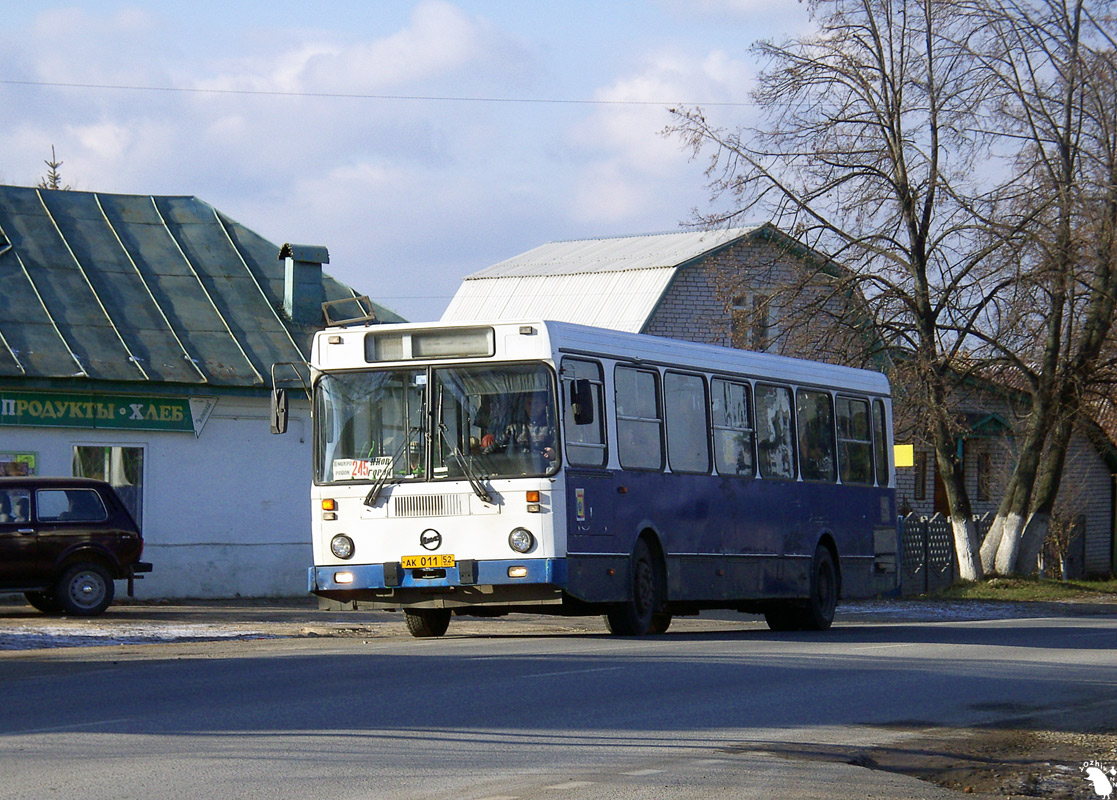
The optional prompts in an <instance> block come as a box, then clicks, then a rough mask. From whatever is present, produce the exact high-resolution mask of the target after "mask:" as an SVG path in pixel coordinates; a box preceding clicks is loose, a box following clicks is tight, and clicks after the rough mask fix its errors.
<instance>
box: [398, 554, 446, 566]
mask: <svg viewBox="0 0 1117 800" xmlns="http://www.w3.org/2000/svg"><path fill="white" fill-rule="evenodd" d="M401 564H402V566H403V568H404V569H446V568H447V567H452V566H454V564H455V561H454V554H453V553H431V554H429V555H425V556H404V557H403V559H402V561H401Z"/></svg>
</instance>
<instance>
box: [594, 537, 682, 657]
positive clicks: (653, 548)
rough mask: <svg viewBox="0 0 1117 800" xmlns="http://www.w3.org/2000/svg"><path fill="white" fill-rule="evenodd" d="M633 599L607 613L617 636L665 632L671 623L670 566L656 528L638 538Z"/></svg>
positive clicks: (632, 577) (631, 573)
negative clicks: (668, 601)
mask: <svg viewBox="0 0 1117 800" xmlns="http://www.w3.org/2000/svg"><path fill="white" fill-rule="evenodd" d="M628 577H629V598H628V599H627V600H626V601H624V602H621V603H614V604H613V605H612V606H610V607H609V609H608V610H607V611H606V612H605V624H606V626H607V627H608V628H609V632H610V633H612V634H613V635H615V636H643V635H645V634H649V633H651V634H658V633H664V632H665V631H666V630H667V628H668V626H669V625H670V624H671V614H670V613H668V612H667V610H666V609H667V567H666V559H665V558H664V557H663V547H662V545H660V543H659V538H658V537H657V536H656V534H655V532H654V531H651V530H645V531H643V532H642V533H641V534H640V536H639V537H637V539H636V543H635V545H634V546H633V548H632V554H631V556H630V560H629V576H628Z"/></svg>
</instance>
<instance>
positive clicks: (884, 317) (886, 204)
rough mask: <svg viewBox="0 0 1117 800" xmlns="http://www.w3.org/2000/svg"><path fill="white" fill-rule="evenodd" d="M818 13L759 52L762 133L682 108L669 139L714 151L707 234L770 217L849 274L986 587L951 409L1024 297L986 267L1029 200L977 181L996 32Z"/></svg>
mask: <svg viewBox="0 0 1117 800" xmlns="http://www.w3.org/2000/svg"><path fill="white" fill-rule="evenodd" d="M812 11H813V13H814V15H815V19H816V22H817V25H818V32H817V33H816V34H813V35H811V36H809V37H806V38H802V39H795V40H791V41H787V42H783V43H781V44H774V43H770V42H762V43H760V44H759V45H757V47H756V49H757V50H758V52H759V53H760V54H761V55H762V56H764V57H766V58H767V59H768V62H769V64H770V67H769V68H768V69H767V70H766V71H765V72H763V73H762V75H761V76H760V78H759V82H758V84H759V85H758V89H757V90H756V92H755V100H756V103H757V106H758V110H759V112H760V115H761V123H760V124H758V125H757V126H755V127H741V128H736V129H730V130H727V129H723V128H719V127H717V126H715V125H713V124H711V123H710V122H708V121H707V119H706V116H705V115H704V113H703V112H702V110H701V109H677V110H674V114H675V116H676V122H675V124H674V125H673V127H672V128H671V129H670V130H671V131H672V132H673V133H675V134H677V135H679V136H681V137H682V138H683V139H684V141H685V142H686V143H687V144H688V145H689V146H690V147H691V148H692V149H693V151H694V153H695V155H698V154H700V153H702V152H703V151H708V152H709V154H710V155H709V157H710V165H709V168H708V170H707V176H708V178H709V180H710V185H711V188H712V190H713V194H714V197H715V198H719V199H728V200H730V201H731V203H732V205H731V208H730V209H729V210H728V211H725V212H723V213H715V214H710V215H707V216H705V217H704V218H703V219H702V221H703V222H704V223H705V224H707V225H718V224H727V223H732V222H733V221H734V220H737V219H739V218H741V217H742V216H744V215H748V214H755V213H756V210H757V209H764V211H765V212H766V213H768V214H770V215H771V218H772V219H773V221H774V222H775V223H776V224H777V225H779V226H780V227H781V228H782V229H784V230H787V231H788V232H790V233H791V234H792V235H793V236H795V237H796V238H799V239H801V240H802V241H804V242H806V243H808V244H809V245H810V246H812V247H814V248H815V249H817V250H819V251H822V252H827V253H829V254H831V255H832V256H833V258H834V260H835V261H837V262H840V263H842V264H843V266H844V267H845V268H846V272H845V274H844V275H843V277H842V278H840V279H839V280H837V281H836V283H835V290H841V291H850V290H856V291H857V292H859V293H861V294H863V295H864V296H865V297H866V298H868V300H869V302H870V304H871V308H872V311H873V315H874V323H875V325H876V327H877V329H878V330H879V331H881V332H882V335H883V337H884V340H885V341H886V342H888V344H889V345H890V347H892V348H893V349H894V351H895V352H896V354H897V356H898V358H897V363H899V364H902V369H903V370H904V371H905V372H906V374H907V375H906V378H905V379H904V382H905V383H906V385H907V387H908V391H909V394H910V397H909V400H910V407H911V408H914V409H917V410H918V411H919V413H920V414H921V415H922V419H921V420H920V422H921V424H922V425H923V426H925V430H926V432H927V436H928V439H929V441H930V442H931V443H932V445H933V447H934V452H935V459H936V463H937V466H938V471H939V474H940V475H941V477H942V479H943V483H944V486H945V489H946V495H947V500H948V503H949V508H950V518H951V522H952V526H953V530H954V541H955V549H956V551H957V554H958V561H959V566H960V572H961V575H962V577H963V578H965V579H969V580H974V579H978V578H980V577H981V576H982V569H981V562H980V559H979V557H978V546H979V542H978V532H977V528H976V525H975V524H974V522H973V517H972V514H971V507H970V499H969V496H968V494H967V492H966V487H965V484H964V481H963V474H962V465H961V462H960V459H959V456H958V452H957V448H956V445H955V442H956V439H957V434H958V421H957V419H956V416H955V415H954V414H953V413H952V412H951V407H950V398H951V395H952V391H953V388H954V385H955V382H956V381H957V379H958V376H959V375H960V374H961V373H962V372H963V371H964V370H963V369H960V367H959V362H960V357H961V356H963V355H965V354H966V352H967V348H968V346H969V345H970V343H971V334H972V333H973V332H974V331H975V330H977V329H978V328H979V327H980V324H981V323H982V322H983V321H984V319H985V317H986V315H987V314H988V313H990V310H991V308H990V307H991V304H992V303H993V302H994V300H995V299H996V298H998V297H999V296H1001V294H1002V293H1003V292H1005V291H1007V290H1009V289H1010V288H1011V287H1012V286H1014V285H1016V283H1018V281H1016V280H1015V276H1011V275H1003V274H997V273H994V272H991V271H990V270H989V269H988V266H987V264H988V263H989V262H990V260H991V256H993V255H994V254H995V253H997V252H998V251H999V250H1000V249H1002V248H1003V247H1005V243H1006V242H1009V241H1011V240H1012V236H1011V231H1010V232H1004V231H996V232H995V233H994V232H993V224H992V220H994V219H995V214H996V211H997V208H998V206H999V205H1000V204H1003V203H1006V202H1010V201H1011V199H1012V198H1014V197H1015V196H1016V195H1017V193H1018V192H1019V190H1020V187H1019V185H1018V182H1017V181H1015V180H1014V177H1013V176H1011V175H1009V176H1008V178H1006V179H1004V180H1001V181H995V180H992V179H990V178H988V176H984V175H980V173H981V171H980V170H978V169H977V163H978V162H979V161H980V160H981V158H982V157H983V156H984V155H985V154H986V153H987V152H988V148H989V147H990V137H989V135H988V134H987V133H985V130H987V128H986V127H985V126H980V125H975V124H974V119H975V116H980V115H981V114H983V113H986V112H987V105H988V102H989V86H988V84H987V82H986V76H984V75H983V74H982V73H981V72H980V71H977V70H975V69H974V57H973V55H972V54H973V52H974V51H975V50H979V49H980V48H981V46H982V43H981V42H980V39H981V37H983V36H987V35H989V30H988V28H987V27H985V26H982V25H980V24H976V25H975V20H974V19H973V18H971V17H969V16H968V15H966V14H963V13H960V8H959V6H958V5H957V4H956V3H953V2H946V1H945V0H815V1H814V2H812ZM975 40H978V41H975ZM979 175H980V177H983V178H985V183H984V184H979V183H978V181H977V180H976V179H977V177H979ZM994 178H995V176H994Z"/></svg>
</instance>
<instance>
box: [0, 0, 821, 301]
mask: <svg viewBox="0 0 1117 800" xmlns="http://www.w3.org/2000/svg"><path fill="white" fill-rule="evenodd" d="M0 1H2V3H3V6H2V7H3V17H2V18H3V20H4V25H3V27H2V29H0V104H2V107H3V108H4V109H5V110H6V114H5V124H4V126H2V128H0V182H2V183H8V184H16V185H33V184H35V183H37V182H38V181H39V179H40V178H41V177H42V176H43V174H44V173H45V170H46V167H45V165H44V164H43V161H44V159H46V158H47V157H49V155H50V146H51V145H52V144H53V145H54V146H55V148H56V151H57V154H58V158H59V159H60V160H62V161H63V162H64V163H63V166H62V170H61V171H62V175H63V178H64V180H65V181H66V182H67V183H69V184H71V185H72V186H73V188H75V189H81V190H87V191H101V192H121V193H135V194H187V195H195V196H197V197H200V198H201V199H203V200H205V201H207V202H209V203H212V204H213V205H215V206H217V207H218V208H219V209H221V210H222V211H223V212H225V213H226V214H228V215H229V216H231V217H233V218H234V219H237V220H238V221H240V222H242V223H244V224H245V225H247V226H248V227H250V228H252V229H254V230H256V231H257V232H258V233H260V234H261V235H263V236H265V237H267V238H268V239H271V240H272V241H274V242H276V243H277V244H282V243H283V242H288V241H289V242H298V243H304V244H322V245H325V246H327V247H328V248H329V250H330V261H331V263H330V265H329V267H328V268H327V270H328V271H329V272H330V273H331V274H333V275H335V276H336V277H338V278H339V279H341V280H343V281H345V282H347V283H349V284H350V285H352V286H353V287H354V288H356V289H358V290H359V291H361V292H364V293H367V294H369V295H370V296H372V297H373V298H374V299H376V300H377V301H379V302H381V303H383V304H384V305H387V306H388V307H390V308H393V309H394V310H396V311H398V312H399V313H400V314H402V315H403V316H405V317H407V318H408V319H412V320H427V319H437V318H438V317H439V316H440V315H441V313H442V310H443V308H444V307H445V305H446V303H447V302H448V301H449V298H450V296H452V294H453V293H454V290H455V289H456V287H457V284H458V282H459V280H460V278H461V277H462V276H463V275H466V274H469V273H471V272H475V271H477V270H479V269H482V268H484V267H486V266H489V265H491V264H494V263H496V262H498V261H501V260H503V259H505V258H509V257H511V256H513V255H516V254H517V253H520V252H522V251H524V250H527V249H530V248H532V247H535V246H536V245H539V244H542V243H543V242H547V241H553V240H559V239H571V238H579V237H586V236H612V235H624V234H635V233H649V232H657V231H668V230H675V229H677V228H678V226H679V224H680V223H683V222H686V221H688V220H689V219H690V218H691V212H692V209H694V208H696V207H698V208H707V207H708V199H707V194H708V193H707V191H706V189H705V178H704V176H703V170H704V167H705V164H704V162H702V161H692V160H690V158H689V153H687V152H686V151H684V150H683V149H682V148H681V147H680V143H679V142H678V141H677V140H674V139H671V138H666V137H664V136H662V135H661V133H660V132H661V131H662V130H663V128H664V127H665V126H666V125H667V123H668V122H669V117H668V115H667V113H666V111H665V107H666V106H665V105H663V104H676V103H683V104H722V103H739V104H741V105H712V106H708V110H709V112H710V116H712V117H713V118H715V119H717V120H718V121H721V122H723V123H724V124H727V125H733V124H741V123H747V122H748V120H749V115H750V113H751V112H750V109H749V108H748V106H747V102H748V93H749V90H750V88H751V81H752V78H753V76H754V75H755V73H756V70H757V65H756V64H755V63H754V62H753V60H752V57H751V54H750V52H749V46H750V45H751V44H752V43H753V42H754V41H756V40H757V39H760V38H780V37H782V36H783V35H785V34H794V33H799V32H802V31H803V30H805V29H806V27H807V25H808V23H809V20H808V16H807V12H806V8H805V6H803V5H802V4H800V3H799V2H797V0H689V1H688V0H645V1H644V2H637V1H636V0H610V2H601V0H597V2H588V1H587V2H581V1H577V0H572V1H571V2H557V1H556V2H512V1H511V0H506V1H505V2H497V0H476V1H471V2H467V1H465V0H458V1H457V2H453V1H451V0H422V1H421V2H413V1H412V2H402V1H399V2H396V1H395V0H382V1H380V2H377V1H376V0H365V2H356V1H355V0H353V1H351V2H329V1H327V2H322V3H306V2H286V1H282V0H281V1H277V0H270V1H269V2H239V1H238V0H227V1H226V2H211V0H193V1H192V2H178V1H177V0H172V1H166V0H164V2H132V3H126V2H85V3H71V4H65V3H54V2H49V0H44V1H43V2H35V3H16V2H14V0H0ZM61 84H86V85H87V86H84V87H75V86H63V85H61ZM91 84H92V85H98V86H115V87H133V88H114V89H105V88H90V87H89V86H88V85H91ZM144 87H157V88H158V89H159V91H152V90H150V89H149V88H144ZM163 89H177V90H179V91H163ZM183 90H185V91H183ZM341 95H350V96H341ZM404 97H406V98H435V97H437V98H473V99H457V100H455V99H444V100H434V99H393V98H404ZM493 99H496V100H497V101H494V100H493ZM554 101H579V102H554ZM581 101H595V102H581ZM602 101H608V102H602Z"/></svg>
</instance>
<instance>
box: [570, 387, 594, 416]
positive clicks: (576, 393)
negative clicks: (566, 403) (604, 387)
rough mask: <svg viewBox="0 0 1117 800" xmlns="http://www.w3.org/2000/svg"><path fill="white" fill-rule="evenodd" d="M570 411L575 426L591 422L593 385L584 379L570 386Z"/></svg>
mask: <svg viewBox="0 0 1117 800" xmlns="http://www.w3.org/2000/svg"><path fill="white" fill-rule="evenodd" d="M570 410H571V411H573V412H574V424H575V425H589V424H590V423H591V422H593V385H592V384H591V383H590V382H589V381H587V380H585V379H584V378H583V379H581V380H576V381H574V383H573V384H572V385H571V389H570Z"/></svg>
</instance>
